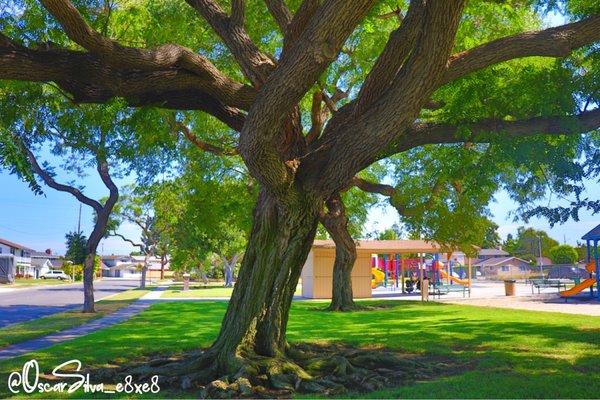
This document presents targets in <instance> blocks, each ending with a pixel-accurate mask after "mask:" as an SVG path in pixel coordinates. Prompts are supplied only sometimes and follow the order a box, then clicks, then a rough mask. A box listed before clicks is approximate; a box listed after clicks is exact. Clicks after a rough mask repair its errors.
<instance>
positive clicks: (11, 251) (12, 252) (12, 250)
mask: <svg viewBox="0 0 600 400" xmlns="http://www.w3.org/2000/svg"><path fill="white" fill-rule="evenodd" d="M10 254H12V255H14V254H15V248H14V247H11V248H10Z"/></svg>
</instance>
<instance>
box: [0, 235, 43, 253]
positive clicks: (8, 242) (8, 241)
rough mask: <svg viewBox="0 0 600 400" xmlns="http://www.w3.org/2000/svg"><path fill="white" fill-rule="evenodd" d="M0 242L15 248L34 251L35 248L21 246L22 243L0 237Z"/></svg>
mask: <svg viewBox="0 0 600 400" xmlns="http://www.w3.org/2000/svg"><path fill="white" fill-rule="evenodd" d="M0 243H2V244H4V245H6V246H9V247H13V248H15V249H23V250H29V251H31V252H35V250H33V249H31V248H29V247H27V246H23V245H22V244H18V243H15V242H11V241H10V240H6V239H2V238H0Z"/></svg>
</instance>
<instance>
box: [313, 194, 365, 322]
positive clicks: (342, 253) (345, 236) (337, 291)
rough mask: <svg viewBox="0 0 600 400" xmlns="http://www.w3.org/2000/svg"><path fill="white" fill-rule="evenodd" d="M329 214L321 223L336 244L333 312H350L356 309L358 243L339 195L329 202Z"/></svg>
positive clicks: (331, 307) (323, 217)
mask: <svg viewBox="0 0 600 400" xmlns="http://www.w3.org/2000/svg"><path fill="white" fill-rule="evenodd" d="M327 208H328V210H329V211H328V213H326V214H323V215H321V223H322V224H323V226H324V227H325V229H327V232H328V233H329V235H330V236H331V238H332V239H333V241H334V242H335V262H334V264H333V287H332V291H331V304H330V305H329V310H331V311H350V310H353V309H355V308H356V305H355V304H354V298H353V294H352V268H353V267H354V262H355V261H356V243H354V240H353V239H352V236H350V232H348V217H347V216H346V209H345V207H344V203H343V202H342V199H341V197H340V196H339V195H335V196H333V197H332V198H331V199H329V200H328V201H327Z"/></svg>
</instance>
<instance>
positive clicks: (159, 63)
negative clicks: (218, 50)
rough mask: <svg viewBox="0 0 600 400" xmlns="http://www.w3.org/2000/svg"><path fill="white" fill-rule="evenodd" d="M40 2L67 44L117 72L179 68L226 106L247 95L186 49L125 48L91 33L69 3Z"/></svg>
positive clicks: (63, 0)
mask: <svg viewBox="0 0 600 400" xmlns="http://www.w3.org/2000/svg"><path fill="white" fill-rule="evenodd" d="M41 1H42V3H43V5H44V7H45V8H46V9H47V10H48V11H49V12H50V13H51V14H52V15H53V16H54V17H55V18H56V19H57V20H58V22H59V23H60V24H61V26H62V27H63V29H64V31H65V33H66V34H67V36H69V38H70V39H71V40H73V41H74V42H75V43H77V44H79V45H80V46H82V47H83V48H84V49H86V50H88V51H89V52H91V53H93V54H96V55H98V56H99V58H100V59H101V60H102V62H104V63H106V64H109V65H112V66H116V67H118V68H119V69H136V70H141V71H157V70H171V69H173V68H183V69H184V70H186V71H189V72H191V73H193V74H194V75H195V76H196V77H197V78H196V79H197V84H198V85H199V86H200V88H201V89H202V90H204V91H206V92H207V93H208V94H210V95H212V96H214V97H216V98H219V99H221V100H223V101H224V102H226V103H227V104H233V102H235V101H236V100H235V98H234V94H235V93H237V92H239V91H241V90H245V91H247V92H248V91H250V88H244V85H242V84H241V83H239V82H235V81H234V80H232V79H230V78H229V77H227V76H226V75H225V74H223V73H222V72H221V71H219V70H218V69H217V68H216V67H215V66H214V65H213V64H212V63H211V62H210V61H209V60H208V59H207V58H206V57H204V56H202V55H200V54H198V53H195V52H193V51H191V50H190V49H187V48H184V47H182V46H179V45H175V44H165V45H163V46H160V47H158V48H156V49H150V50H148V49H139V48H133V47H125V46H122V45H120V44H119V43H117V42H116V41H114V40H111V39H108V38H105V37H104V36H102V35H101V34H99V33H98V32H96V31H95V30H93V29H92V28H91V27H90V26H89V25H88V24H87V23H86V22H85V20H84V19H83V17H82V16H81V14H80V13H79V11H77V9H76V8H75V7H74V6H73V4H72V3H71V2H70V1H69V0H41ZM238 105H239V104H238Z"/></svg>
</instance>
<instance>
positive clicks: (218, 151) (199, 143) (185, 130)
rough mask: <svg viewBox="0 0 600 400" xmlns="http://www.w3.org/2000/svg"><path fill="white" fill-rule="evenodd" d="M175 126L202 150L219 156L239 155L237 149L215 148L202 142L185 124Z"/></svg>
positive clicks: (178, 123) (176, 123) (177, 123)
mask: <svg viewBox="0 0 600 400" xmlns="http://www.w3.org/2000/svg"><path fill="white" fill-rule="evenodd" d="M173 125H174V127H175V128H176V129H177V130H178V131H180V132H182V133H183V135H184V136H185V137H186V139H188V140H189V141H190V143H192V144H193V145H194V146H196V147H197V148H199V149H200V150H203V151H206V152H209V153H212V154H214V155H217V156H233V155H237V154H238V151H237V149H236V148H234V149H228V148H224V147H220V146H215V145H214V144H210V143H208V142H206V141H204V140H201V139H200V138H198V136H196V135H195V134H194V133H193V132H192V131H191V130H190V128H188V127H187V126H186V125H185V124H184V123H181V122H174V124H173Z"/></svg>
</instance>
